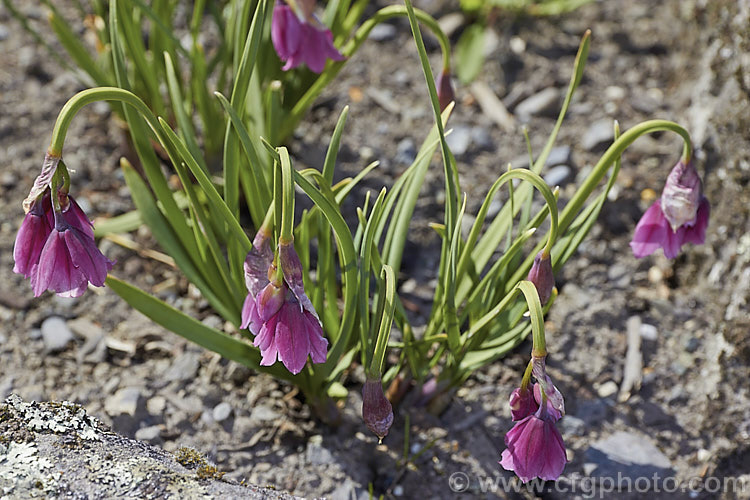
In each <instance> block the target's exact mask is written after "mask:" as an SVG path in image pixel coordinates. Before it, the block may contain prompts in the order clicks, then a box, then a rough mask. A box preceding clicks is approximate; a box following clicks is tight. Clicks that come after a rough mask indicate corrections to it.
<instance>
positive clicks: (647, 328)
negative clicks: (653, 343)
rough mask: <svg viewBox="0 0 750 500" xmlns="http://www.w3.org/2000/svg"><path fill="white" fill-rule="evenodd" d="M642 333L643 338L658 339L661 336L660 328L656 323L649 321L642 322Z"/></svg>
mask: <svg viewBox="0 0 750 500" xmlns="http://www.w3.org/2000/svg"><path fill="white" fill-rule="evenodd" d="M640 333H641V338H642V339H643V340H656V339H657V338H658V337H659V330H657V329H656V327H655V326H654V325H649V324H647V323H642V324H641V329H640Z"/></svg>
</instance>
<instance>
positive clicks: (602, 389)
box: [596, 380, 618, 398]
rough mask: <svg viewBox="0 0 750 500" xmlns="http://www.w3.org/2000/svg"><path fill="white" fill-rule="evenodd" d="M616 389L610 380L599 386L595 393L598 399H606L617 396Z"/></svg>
mask: <svg viewBox="0 0 750 500" xmlns="http://www.w3.org/2000/svg"><path fill="white" fill-rule="evenodd" d="M617 389H618V387H617V384H616V383H615V382H613V381H612V380H607V381H606V382H604V383H603V384H602V385H600V386H599V388H598V389H597V390H596V392H597V394H599V397H602V398H608V397H610V396H614V395H615V394H617Z"/></svg>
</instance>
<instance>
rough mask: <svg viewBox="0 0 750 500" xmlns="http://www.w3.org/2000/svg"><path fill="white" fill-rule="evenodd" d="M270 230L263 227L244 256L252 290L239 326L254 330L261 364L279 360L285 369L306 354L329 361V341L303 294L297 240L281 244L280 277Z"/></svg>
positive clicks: (295, 369)
mask: <svg viewBox="0 0 750 500" xmlns="http://www.w3.org/2000/svg"><path fill="white" fill-rule="evenodd" d="M273 260H274V255H273V250H271V245H270V241H269V234H268V233H267V232H266V231H265V230H263V229H261V230H260V231H258V233H257V234H256V235H255V239H254V240H253V248H252V250H250V252H249V253H248V254H247V257H246V258H245V284H246V285H247V290H248V294H247V297H246V298H245V303H244V305H243V307H242V323H241V324H240V327H241V328H248V329H249V330H250V332H251V333H252V334H253V335H255V340H254V341H253V345H255V346H256V347H258V348H259V349H260V352H261V354H262V356H263V357H262V359H261V362H260V364H261V365H263V366H270V365H272V364H274V363H275V362H276V361H281V362H282V363H283V364H284V366H286V368H287V370H289V371H290V372H292V373H294V374H297V373H299V372H300V371H302V368H304V366H305V363H306V362H307V358H308V356H310V358H311V359H312V362H313V363H325V361H326V355H327V351H328V341H327V340H326V339H325V337H323V328H322V326H321V324H320V320H319V319H318V315H317V314H316V313H315V309H314V308H313V305H312V302H310V299H309V298H308V297H307V295H306V294H305V289H304V285H303V281H302V264H301V262H300V260H299V257H298V256H297V253H296V252H295V250H294V245H293V244H292V243H291V242H289V243H284V242H281V243H280V244H279V261H280V264H281V270H282V273H283V279H281V280H278V279H277V278H276V274H277V273H276V266H275V265H274V262H273Z"/></svg>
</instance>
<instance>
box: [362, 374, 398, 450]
mask: <svg viewBox="0 0 750 500" xmlns="http://www.w3.org/2000/svg"><path fill="white" fill-rule="evenodd" d="M362 418H363V419H364V421H365V424H366V425H367V428H368V429H370V430H371V431H372V432H373V433H374V434H375V435H376V436H378V438H380V439H381V440H382V439H383V438H384V437H385V436H386V434H388V429H390V428H391V425H393V407H392V406H391V402H390V401H388V398H386V397H385V394H383V382H382V381H381V380H380V378H377V379H369V378H368V379H367V382H365V385H364V387H362Z"/></svg>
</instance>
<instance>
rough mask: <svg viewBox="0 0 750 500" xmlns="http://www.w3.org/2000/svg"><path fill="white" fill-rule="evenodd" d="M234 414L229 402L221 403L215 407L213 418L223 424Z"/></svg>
mask: <svg viewBox="0 0 750 500" xmlns="http://www.w3.org/2000/svg"><path fill="white" fill-rule="evenodd" d="M231 414H232V407H231V405H230V404H229V403H227V402H221V403H219V404H217V405H216V406H215V407H214V410H213V414H212V416H213V418H214V420H216V421H217V422H223V421H224V420H226V419H228V418H229V416H230V415H231Z"/></svg>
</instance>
